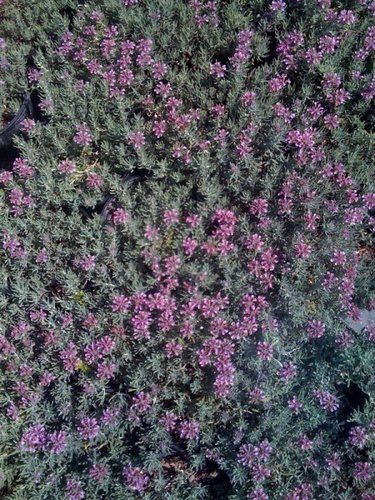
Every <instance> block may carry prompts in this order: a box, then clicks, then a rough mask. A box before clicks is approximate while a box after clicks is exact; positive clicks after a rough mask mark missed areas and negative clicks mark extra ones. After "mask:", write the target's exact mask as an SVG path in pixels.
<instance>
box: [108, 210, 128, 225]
mask: <svg viewBox="0 0 375 500" xmlns="http://www.w3.org/2000/svg"><path fill="white" fill-rule="evenodd" d="M129 218H130V215H129V213H128V212H127V211H126V210H124V209H123V208H116V210H114V211H113V212H112V221H113V224H114V225H115V226H119V225H121V224H126V223H127V222H128V221H129Z"/></svg>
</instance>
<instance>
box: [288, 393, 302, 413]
mask: <svg viewBox="0 0 375 500" xmlns="http://www.w3.org/2000/svg"><path fill="white" fill-rule="evenodd" d="M288 408H290V409H291V410H292V413H293V415H298V413H299V412H300V411H301V410H302V403H301V402H300V401H299V400H298V399H297V398H296V396H293V397H292V399H290V400H289V401H288Z"/></svg>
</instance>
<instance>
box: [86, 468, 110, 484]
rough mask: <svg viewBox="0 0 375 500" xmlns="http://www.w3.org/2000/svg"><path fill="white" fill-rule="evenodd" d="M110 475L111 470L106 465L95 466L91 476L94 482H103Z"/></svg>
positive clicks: (90, 473)
mask: <svg viewBox="0 0 375 500" xmlns="http://www.w3.org/2000/svg"><path fill="white" fill-rule="evenodd" d="M108 474H109V468H108V467H107V465H104V464H95V465H93V466H92V467H91V469H90V471H89V475H90V477H91V478H92V479H94V481H98V482H99V481H102V480H103V479H105V478H106V477H107V476H108Z"/></svg>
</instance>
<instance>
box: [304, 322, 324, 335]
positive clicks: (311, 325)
mask: <svg viewBox="0 0 375 500" xmlns="http://www.w3.org/2000/svg"><path fill="white" fill-rule="evenodd" d="M325 328H326V327H325V324H324V323H322V322H321V321H318V320H316V319H313V320H312V321H309V322H308V324H307V335H308V336H309V338H310V339H319V338H320V337H323V335H324V332H325Z"/></svg>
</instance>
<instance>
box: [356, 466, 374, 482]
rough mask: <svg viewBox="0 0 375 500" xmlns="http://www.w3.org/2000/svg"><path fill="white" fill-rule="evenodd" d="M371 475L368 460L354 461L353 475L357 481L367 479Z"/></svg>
mask: <svg viewBox="0 0 375 500" xmlns="http://www.w3.org/2000/svg"><path fill="white" fill-rule="evenodd" d="M371 476H372V466H371V464H370V462H356V463H355V466H354V477H355V478H356V479H358V480H359V481H369V480H370V479H371Z"/></svg>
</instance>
